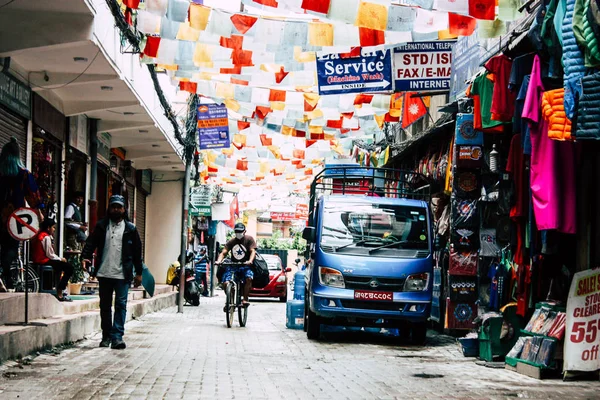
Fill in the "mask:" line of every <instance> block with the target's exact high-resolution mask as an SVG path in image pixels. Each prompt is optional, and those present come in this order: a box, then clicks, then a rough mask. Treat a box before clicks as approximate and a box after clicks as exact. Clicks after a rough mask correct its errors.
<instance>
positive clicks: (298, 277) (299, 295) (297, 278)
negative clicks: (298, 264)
mask: <svg viewBox="0 0 600 400" xmlns="http://www.w3.org/2000/svg"><path fill="white" fill-rule="evenodd" d="M305 288H306V282H304V271H301V270H300V271H298V272H296V273H295V274H294V300H304V289H305Z"/></svg>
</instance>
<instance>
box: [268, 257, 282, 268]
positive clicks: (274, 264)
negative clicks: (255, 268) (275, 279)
mask: <svg viewBox="0 0 600 400" xmlns="http://www.w3.org/2000/svg"><path fill="white" fill-rule="evenodd" d="M265 261H266V262H267V266H268V267H269V271H281V262H280V261H279V260H278V259H277V258H275V257H265Z"/></svg>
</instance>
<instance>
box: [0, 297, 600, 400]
mask: <svg viewBox="0 0 600 400" xmlns="http://www.w3.org/2000/svg"><path fill="white" fill-rule="evenodd" d="M218 293H222V292H218ZM222 302H223V297H222V296H220V297H216V298H213V299H204V298H203V299H202V304H201V305H200V307H186V308H185V312H184V314H183V315H181V314H177V313H176V311H177V310H176V308H170V309H167V310H164V311H163V312H159V313H156V314H150V315H147V316H145V317H144V318H143V319H142V320H138V321H133V322H131V323H129V324H128V325H127V328H126V329H127V332H126V337H125V340H126V341H127V344H128V348H127V349H126V350H124V351H117V350H110V349H100V348H98V347H97V346H98V342H99V338H100V335H99V334H98V335H96V336H95V337H92V338H90V339H88V340H85V341H82V342H80V343H77V344H76V345H75V346H74V347H73V348H69V349H67V350H64V351H62V352H61V353H60V354H56V355H51V354H43V355H41V356H39V357H36V358H35V359H34V360H33V361H32V362H31V363H30V364H29V363H25V364H28V365H20V364H16V363H7V364H5V365H3V366H2V367H1V368H0V370H1V373H2V376H1V377H0V398H2V399H15V398H20V399H62V400H65V399H105V398H111V399H144V398H149V399H162V398H166V399H197V398H201V399H214V398H217V399H229V398H235V399H307V398H317V399H375V398H385V399H388V398H400V399H405V398H414V399H437V398H477V399H479V398H516V397H519V398H557V399H558V398H560V399H566V398H570V399H572V398H589V399H592V398H598V390H599V389H600V383H598V382H569V383H563V382H562V381H560V380H552V381H538V380H535V379H531V378H528V377H524V376H522V375H519V374H517V373H514V372H509V371H505V370H503V369H491V368H485V367H482V366H478V365H476V364H475V362H474V359H466V358H463V357H462V355H461V354H460V353H459V349H458V347H457V345H456V344H455V342H454V340H453V339H451V338H448V337H444V336H437V337H431V338H429V339H428V343H427V346H426V347H415V346H410V345H398V344H397V343H394V341H393V340H390V339H385V338H381V337H376V336H371V335H366V334H360V335H355V336H352V337H350V338H344V337H341V336H339V334H337V335H333V334H330V335H329V336H328V337H326V340H324V341H323V342H309V341H308V340H307V339H306V336H305V334H304V332H302V331H296V330H289V329H286V328H285V304H283V303H279V302H277V301H273V302H271V301H255V302H254V303H253V304H252V306H251V308H250V310H249V316H248V326H247V327H246V328H240V327H239V326H238V325H237V320H236V323H235V325H234V328H232V329H227V328H226V327H225V318H224V314H223V312H222Z"/></svg>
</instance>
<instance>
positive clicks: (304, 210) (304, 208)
mask: <svg viewBox="0 0 600 400" xmlns="http://www.w3.org/2000/svg"><path fill="white" fill-rule="evenodd" d="M296 219H301V220H307V219H308V204H296Z"/></svg>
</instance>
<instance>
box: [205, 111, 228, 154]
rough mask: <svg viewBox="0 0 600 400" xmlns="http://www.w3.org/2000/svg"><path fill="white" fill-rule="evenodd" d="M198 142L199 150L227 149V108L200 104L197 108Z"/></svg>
mask: <svg viewBox="0 0 600 400" xmlns="http://www.w3.org/2000/svg"><path fill="white" fill-rule="evenodd" d="M198 140H199V142H200V150H208V149H223V148H226V149H228V148H229V147H230V146H231V143H230V141H229V119H228V118H227V107H225V105H222V104H201V105H199V106H198Z"/></svg>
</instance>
